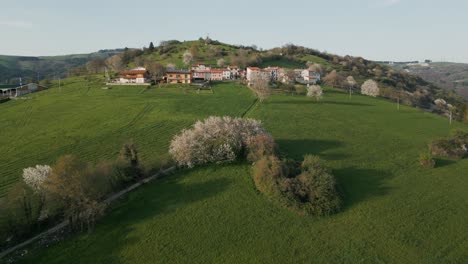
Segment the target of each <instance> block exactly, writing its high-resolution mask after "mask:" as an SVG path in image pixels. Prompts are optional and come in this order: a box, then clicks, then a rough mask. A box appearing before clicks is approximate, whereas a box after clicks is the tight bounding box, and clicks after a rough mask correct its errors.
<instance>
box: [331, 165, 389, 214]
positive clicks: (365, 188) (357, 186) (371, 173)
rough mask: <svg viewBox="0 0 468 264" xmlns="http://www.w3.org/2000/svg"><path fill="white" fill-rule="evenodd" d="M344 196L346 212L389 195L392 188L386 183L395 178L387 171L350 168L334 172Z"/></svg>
mask: <svg viewBox="0 0 468 264" xmlns="http://www.w3.org/2000/svg"><path fill="white" fill-rule="evenodd" d="M333 174H334V175H335V176H336V179H337V182H338V188H339V190H340V192H341V193H342V195H343V200H344V210H346V209H349V208H351V207H352V206H354V205H356V204H358V203H360V202H363V201H365V200H368V199H370V198H372V197H378V196H383V195H386V194H388V193H389V192H390V191H391V189H392V188H390V187H388V186H386V185H385V182H386V181H388V180H389V179H391V178H392V177H393V175H392V174H391V173H389V172H387V171H383V170H375V169H361V168H356V167H348V168H342V169H336V170H333Z"/></svg>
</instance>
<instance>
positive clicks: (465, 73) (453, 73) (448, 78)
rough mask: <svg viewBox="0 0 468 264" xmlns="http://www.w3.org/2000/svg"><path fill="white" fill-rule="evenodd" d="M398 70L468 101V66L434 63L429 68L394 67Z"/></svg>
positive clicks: (416, 66) (413, 66) (415, 66)
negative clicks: (406, 71) (452, 92)
mask: <svg viewBox="0 0 468 264" xmlns="http://www.w3.org/2000/svg"><path fill="white" fill-rule="evenodd" d="M393 67H394V68H396V69H398V70H403V69H405V70H408V71H409V72H410V73H411V74H414V75H417V76H420V77H421V78H423V79H424V80H426V81H428V82H432V83H434V84H436V85H437V86H439V87H442V88H444V89H446V90H448V91H454V92H455V93H457V94H459V95H460V96H463V97H464V98H465V99H468V64H464V63H450V62H432V63H430V64H429V66H419V65H412V66H408V65H396V64H395V65H393Z"/></svg>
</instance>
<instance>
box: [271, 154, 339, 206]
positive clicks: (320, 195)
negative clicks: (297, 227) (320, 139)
mask: <svg viewBox="0 0 468 264" xmlns="http://www.w3.org/2000/svg"><path fill="white" fill-rule="evenodd" d="M301 168H302V173H300V174H299V175H298V176H296V177H294V178H288V179H283V181H282V182H281V185H280V186H281V191H282V192H283V195H284V196H285V197H286V198H287V199H288V201H289V203H290V205H291V206H295V207H298V208H299V209H301V210H303V211H304V212H306V213H308V214H312V215H329V214H332V213H334V212H337V211H338V210H339V209H340V207H341V198H340V196H339V195H338V192H337V190H336V181H335V177H334V176H333V174H332V173H331V170H330V169H329V168H328V167H327V166H326V165H325V162H324V161H323V160H321V159H320V158H319V157H317V156H312V155H306V156H305V157H304V161H303V162H302V165H301Z"/></svg>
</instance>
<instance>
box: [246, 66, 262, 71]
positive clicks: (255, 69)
mask: <svg viewBox="0 0 468 264" xmlns="http://www.w3.org/2000/svg"><path fill="white" fill-rule="evenodd" d="M247 69H250V70H252V71H259V70H260V68H258V67H247Z"/></svg>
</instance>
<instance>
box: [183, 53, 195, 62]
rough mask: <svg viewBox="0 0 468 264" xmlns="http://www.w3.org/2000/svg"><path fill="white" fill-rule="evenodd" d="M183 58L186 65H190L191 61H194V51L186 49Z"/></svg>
mask: <svg viewBox="0 0 468 264" xmlns="http://www.w3.org/2000/svg"><path fill="white" fill-rule="evenodd" d="M182 60H183V61H184V64H185V65H189V64H190V63H192V60H193V55H192V53H190V51H186V52H185V53H184V55H183V56H182Z"/></svg>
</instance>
